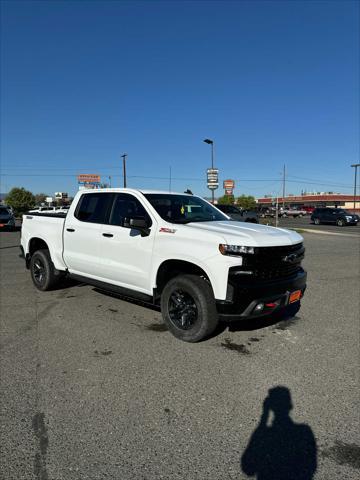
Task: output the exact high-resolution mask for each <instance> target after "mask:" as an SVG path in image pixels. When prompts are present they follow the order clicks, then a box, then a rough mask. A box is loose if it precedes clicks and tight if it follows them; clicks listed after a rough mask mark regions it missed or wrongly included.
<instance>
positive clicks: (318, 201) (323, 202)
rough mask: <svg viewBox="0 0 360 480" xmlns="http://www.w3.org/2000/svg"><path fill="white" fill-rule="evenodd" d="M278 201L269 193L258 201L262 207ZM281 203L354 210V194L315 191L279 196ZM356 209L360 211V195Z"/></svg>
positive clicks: (295, 205)
mask: <svg viewBox="0 0 360 480" xmlns="http://www.w3.org/2000/svg"><path fill="white" fill-rule="evenodd" d="M275 202H276V198H274V197H272V196H271V195H267V196H265V197H263V198H258V199H257V203H258V205H259V206H260V207H269V206H271V205H273V204H274V203H275ZM278 203H279V205H282V204H283V203H284V204H285V205H286V206H288V207H302V206H309V207H341V208H346V209H347V210H351V211H354V195H347V194H343V193H334V192H314V193H304V194H302V195H287V196H286V197H285V198H284V199H283V198H282V197H278ZM355 211H356V212H360V195H356V197H355Z"/></svg>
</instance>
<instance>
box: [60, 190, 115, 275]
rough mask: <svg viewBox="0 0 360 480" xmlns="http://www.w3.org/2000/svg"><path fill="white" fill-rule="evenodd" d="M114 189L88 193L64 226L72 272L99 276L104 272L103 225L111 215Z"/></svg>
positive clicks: (65, 254) (67, 257) (66, 256)
mask: <svg viewBox="0 0 360 480" xmlns="http://www.w3.org/2000/svg"><path fill="white" fill-rule="evenodd" d="M113 198H114V194H113V193H106V192H96V193H95V192H94V193H84V194H83V195H82V196H81V197H80V199H79V202H78V205H77V207H76V210H75V212H74V215H71V216H69V215H67V217H66V220H65V228H64V253H63V258H64V261H65V263H66V265H67V267H68V269H69V271H70V272H71V273H77V274H78V275H84V276H88V277H91V278H97V277H98V276H99V273H100V264H101V260H100V257H99V254H100V242H99V238H100V229H101V227H102V224H103V223H106V222H107V221H108V218H109V213H110V209H111V206H112V201H113Z"/></svg>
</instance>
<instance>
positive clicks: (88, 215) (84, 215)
mask: <svg viewBox="0 0 360 480" xmlns="http://www.w3.org/2000/svg"><path fill="white" fill-rule="evenodd" d="M113 197H114V195H113V194H112V193H87V194H84V195H83V196H82V197H81V198H80V201H79V205H78V207H77V208H76V212H75V217H76V218H77V219H78V220H80V221H81V222H90V223H106V222H107V219H108V215H109V211H110V208H111V204H112V200H113Z"/></svg>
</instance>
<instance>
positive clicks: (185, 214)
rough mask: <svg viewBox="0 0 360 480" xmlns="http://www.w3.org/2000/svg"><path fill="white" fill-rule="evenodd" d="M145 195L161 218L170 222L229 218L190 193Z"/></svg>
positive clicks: (208, 220) (211, 220)
mask: <svg viewBox="0 0 360 480" xmlns="http://www.w3.org/2000/svg"><path fill="white" fill-rule="evenodd" d="M144 195H145V197H146V198H147V199H148V200H149V202H150V203H151V205H152V206H153V207H154V208H155V210H156V211H157V213H158V214H159V215H160V217H161V218H163V219H164V220H166V221H167V222H170V223H189V222H213V221H220V220H221V221H223V220H228V218H227V217H226V216H225V215H224V214H222V213H221V212H219V210H217V209H216V208H214V207H213V206H212V205H210V204H209V203H207V202H205V201H204V200H203V199H202V198H199V197H193V196H190V195H171V194H168V195H167V194H166V193H146V194H144Z"/></svg>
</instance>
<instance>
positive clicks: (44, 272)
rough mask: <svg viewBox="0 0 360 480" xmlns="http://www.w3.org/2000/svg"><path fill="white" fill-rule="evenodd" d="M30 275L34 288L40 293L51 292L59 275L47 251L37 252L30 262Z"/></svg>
mask: <svg viewBox="0 0 360 480" xmlns="http://www.w3.org/2000/svg"><path fill="white" fill-rule="evenodd" d="M30 273H31V278H32V281H33V283H34V285H35V287H36V288H37V289H38V290H41V291H42V292H45V291H46V290H51V289H52V288H54V287H55V285H56V284H57V283H58V282H59V280H60V278H61V276H62V275H61V274H60V272H59V271H58V270H56V269H55V267H54V264H53V262H52V261H51V258H50V254H49V250H45V249H44V250H37V251H36V252H35V253H34V254H33V255H32V257H31V260H30Z"/></svg>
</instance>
